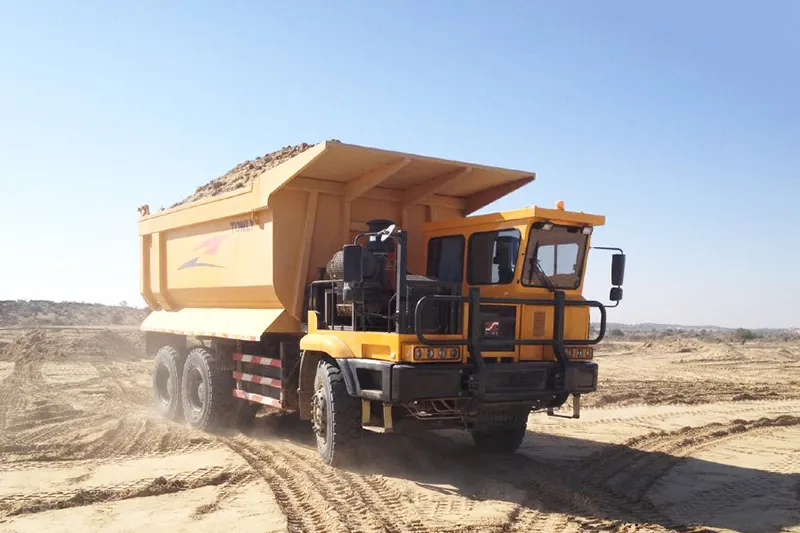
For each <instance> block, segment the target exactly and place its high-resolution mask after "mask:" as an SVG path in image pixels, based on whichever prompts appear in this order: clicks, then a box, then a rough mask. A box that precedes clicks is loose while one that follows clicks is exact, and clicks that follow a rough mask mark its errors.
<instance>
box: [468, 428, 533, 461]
mask: <svg viewBox="0 0 800 533" xmlns="http://www.w3.org/2000/svg"><path fill="white" fill-rule="evenodd" d="M526 432H527V420H522V421H519V422H515V423H514V425H513V426H509V427H502V428H493V429H487V430H472V440H473V442H474V443H475V446H477V447H478V449H479V450H480V451H482V452H486V453H493V454H512V453H514V452H516V451H517V448H519V446H520V444H522V441H523V440H524V439H525V433H526Z"/></svg>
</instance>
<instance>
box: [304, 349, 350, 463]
mask: <svg viewBox="0 0 800 533" xmlns="http://www.w3.org/2000/svg"><path fill="white" fill-rule="evenodd" d="M360 406H361V404H360V402H359V401H358V398H354V397H352V396H350V395H349V394H348V393H347V386H346V385H345V382H344V377H343V376H342V371H341V370H340V369H339V368H338V367H336V366H335V365H334V364H333V363H331V362H329V361H326V360H324V359H323V360H321V361H320V362H319V364H318V365H317V373H316V375H315V376H314V395H313V397H312V399H311V423H312V425H313V428H314V434H315V436H316V439H317V451H318V452H319V454H320V456H321V457H322V460H323V461H325V463H327V464H329V465H331V466H342V465H345V464H347V463H349V462H350V461H351V460H352V459H353V455H354V452H355V449H356V445H357V441H358V440H359V438H360V437H361V432H362V429H361V409H360Z"/></svg>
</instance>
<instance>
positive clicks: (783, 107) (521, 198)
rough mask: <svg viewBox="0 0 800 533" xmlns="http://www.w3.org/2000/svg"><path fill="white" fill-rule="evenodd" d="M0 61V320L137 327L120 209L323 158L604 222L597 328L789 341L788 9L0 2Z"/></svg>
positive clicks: (797, 21) (126, 215)
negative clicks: (618, 264) (236, 170)
mask: <svg viewBox="0 0 800 533" xmlns="http://www.w3.org/2000/svg"><path fill="white" fill-rule="evenodd" d="M267 6H269V7H267ZM0 50H2V52H0V76H2V77H1V78H0V180H2V184H3V191H4V193H5V194H4V195H3V196H2V197H0V224H1V226H0V227H2V228H4V229H5V235H4V241H5V242H4V248H3V249H4V252H3V255H4V259H3V261H2V262H0V279H3V280H4V282H3V284H2V285H1V286H0V299H16V298H46V299H56V300H65V299H66V300H78V301H100V302H107V303H116V302H118V301H120V300H127V301H128V302H131V303H135V304H137V305H138V304H140V303H141V298H140V297H139V296H138V283H139V278H138V250H137V243H138V241H137V237H136V221H137V212H136V208H137V207H138V206H139V205H141V204H144V203H148V204H150V205H151V207H154V208H158V207H159V206H161V205H165V206H166V205H169V204H171V203H173V202H174V201H176V200H179V199H180V198H182V197H184V196H186V195H187V194H189V193H191V192H192V191H193V190H194V188H195V187H196V186H198V185H200V184H202V183H205V182H207V181H208V180H210V179H212V178H214V177H216V176H218V175H220V174H222V173H224V172H225V171H227V170H228V169H229V168H230V167H232V166H234V165H235V164H237V163H238V162H240V161H242V160H245V159H252V158H254V157H256V156H258V155H261V154H263V153H265V152H268V151H272V150H274V149H276V148H279V147H281V146H285V145H287V144H295V143H299V142H304V141H305V142H317V141H320V140H324V139H327V138H338V139H341V140H342V141H345V142H351V143H356V144H366V145H372V146H379V147H383V148H389V149H394V150H400V151H411V152H417V153H422V154H426V155H435V156H440V157H445V158H454V159H461V160H467V161H474V162H479V163H485V164H494V165H500V166H507V167H514V168H523V169H529V170H534V171H536V172H537V174H538V179H537V181H536V182H534V183H533V184H531V185H529V186H527V187H525V188H524V189H522V190H520V191H518V192H516V193H515V194H512V195H510V196H508V197H506V198H504V199H503V200H501V201H499V202H497V203H496V204H494V205H493V206H491V210H499V209H510V208H515V207H520V206H526V205H532V204H537V205H542V206H548V207H549V206H552V205H553V204H554V203H555V202H556V201H557V200H559V199H563V200H564V201H565V203H566V206H567V208H568V209H574V210H579V211H587V212H594V213H600V214H604V215H606V217H607V225H606V226H605V227H603V228H601V229H599V230H598V231H597V232H596V233H595V244H597V245H614V246H621V247H622V248H624V249H625V251H626V252H627V253H628V255H629V257H628V269H627V273H626V284H625V301H624V302H623V303H622V305H621V306H620V307H619V308H618V309H615V310H614V311H613V312H612V315H611V318H612V320H614V321H624V322H669V323H684V324H717V325H727V326H740V325H741V326H748V327H760V326H774V327H792V326H793V327H800V312H798V311H797V308H796V302H797V301H798V300H800V281H798V280H799V279H800V277H798V273H797V272H798V270H800V247H798V244H797V243H798V237H797V233H798V231H800V224H799V223H800V220H799V219H800V216H799V215H798V211H797V208H796V205H797V202H798V199H800V99H799V98H798V96H797V95H799V94H800V68H798V67H800V2H797V1H781V0H775V1H773V2H767V3H757V2H749V3H742V2H722V1H707V2H688V1H672V2H661V3H659V4H658V5H656V4H655V3H654V2H635V1H624V2H623V1H615V0H610V1H605V2H594V1H589V0H584V1H574V2H561V1H555V0H553V1H547V2H545V1H542V2H534V1H527V2H521V1H520V2H512V1H498V2H478V1H469V2H467V1H460V2H457V1H455V0H451V1H444V0H440V1H436V2H421V1H417V2H403V3H401V2H367V1H361V2H355V1H350V2H342V3H339V5H338V6H337V7H336V8H334V7H333V6H332V3H327V2H322V1H307V2H302V3H292V2H283V3H279V2H273V3H268V2H243V1H239V2H229V3H223V2H216V3H212V2H169V3H166V2H154V1H149V2H136V3H128V4H122V3H111V2H65V1H62V2H35V1H31V2H24V3H23V2H4V3H0ZM589 268H590V271H591V272H590V274H589V278H588V288H587V296H590V297H596V298H604V297H605V296H606V295H607V290H608V278H609V274H608V272H609V270H608V268H609V260H608V257H607V256H602V255H598V256H597V257H593V258H592V259H591V260H590V264H589Z"/></svg>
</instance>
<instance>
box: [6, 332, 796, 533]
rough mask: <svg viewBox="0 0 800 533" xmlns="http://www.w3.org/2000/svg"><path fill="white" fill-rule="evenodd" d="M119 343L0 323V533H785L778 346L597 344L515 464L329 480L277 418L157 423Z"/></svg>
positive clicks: (397, 440) (136, 363) (385, 441)
mask: <svg viewBox="0 0 800 533" xmlns="http://www.w3.org/2000/svg"><path fill="white" fill-rule="evenodd" d="M139 343H140V339H139V337H138V335H137V333H136V332H132V331H125V330H115V331H104V330H97V329H85V330H82V329H59V330H47V331H35V332H29V331H20V330H13V331H12V330H6V331H0V531H2V532H19V533H22V532H34V531H36V532H44V531H47V532H54V533H55V532H67V531H69V532H73V531H81V532H94V531H98V532H99V531H103V532H123V531H147V532H150V533H157V532H162V531H163V532H182V531H187V532H188V531H191V532H198V533H199V532H212V531H213V532H216V531H223V530H233V531H236V532H237V533H246V532H251V531H252V532H256V531H258V532H283V531H310V532H339V531H356V532H365V533H366V532H384V531H386V532H406V531H410V532H429V531H430V532H434V531H435V532H467V531H481V532H483V531H486V532H529V531H542V532H546V531H568V532H580V531H621V532H633V531H667V530H674V531H744V532H776V531H794V532H800V345H798V344H788V343H782V344H777V343H776V344H759V343H755V344H748V345H745V346H741V345H729V344H724V343H719V344H701V343H697V342H693V341H688V340H674V341H657V342H656V341H654V342H652V343H647V344H646V345H645V344H643V343H641V342H638V343H608V344H606V345H605V346H604V347H603V349H602V351H601V352H600V354H599V355H598V357H597V359H598V361H599V362H600V364H601V380H600V389H601V392H598V393H597V394H595V395H593V396H587V397H585V398H584V403H585V405H586V408H585V409H584V411H583V416H582V417H581V418H580V419H579V420H569V419H562V418H555V417H547V416H545V415H539V414H536V415H532V416H531V417H530V420H529V434H528V436H527V438H526V440H525V443H524V445H523V448H522V449H521V450H520V452H519V453H518V454H517V455H515V456H511V457H505V458H493V457H488V456H482V455H480V454H478V453H477V452H476V451H475V449H474V448H473V446H472V445H471V443H470V441H469V439H468V436H467V435H465V434H462V433H460V432H441V433H435V434H433V433H432V434H428V435H425V436H423V437H403V436H385V435H374V436H370V438H369V439H368V442H367V444H366V445H365V448H364V453H363V461H362V466H361V467H360V468H359V469H358V470H356V471H354V470H350V471H344V470H336V469H332V468H328V467H326V466H324V465H322V464H320V462H319V459H318V457H317V455H316V451H315V450H314V448H313V442H312V440H311V434H310V429H309V428H308V426H307V425H306V424H302V423H300V424H298V423H295V422H292V421H291V420H289V419H286V420H278V419H274V418H269V419H260V420H259V425H258V428H257V430H256V432H255V434H254V435H252V436H250V437H245V436H243V435H238V434H232V435H224V436H212V435H208V434H204V433H200V432H193V431H189V430H188V429H186V428H184V427H181V426H179V425H176V424H171V423H167V422H164V421H162V420H159V419H157V418H156V417H155V416H153V414H152V413H151V412H150V409H149V402H150V363H149V361H146V360H143V359H142V358H141V346H140V344H139ZM369 444H372V445H369Z"/></svg>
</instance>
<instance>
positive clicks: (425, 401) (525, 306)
mask: <svg viewBox="0 0 800 533" xmlns="http://www.w3.org/2000/svg"><path fill="white" fill-rule="evenodd" d="M534 178H535V174H534V173H533V172H524V171H517V170H508V169H503V168H495V167H491V166H484V165H478V164H473V163H463V162H458V161H448V160H444V159H437V158H432V157H423V156H420V155H414V154H406V153H398V152H393V151H387V150H380V149H375V148H368V147H362V146H355V145H350V144H345V143H341V142H334V141H329V142H323V143H320V144H318V145H315V146H313V147H312V148H310V149H308V150H306V151H305V152H303V153H301V154H299V155H296V156H295V157H293V158H292V159H290V160H288V161H286V162H284V163H282V164H280V165H279V166H277V167H275V168H272V169H270V170H267V171H265V172H264V173H263V174H261V175H260V176H259V177H257V178H256V179H255V181H254V182H253V183H252V185H251V186H248V187H246V188H242V189H239V190H236V191H233V192H230V193H226V194H222V195H220V196H215V197H210V198H206V199H202V200H198V201H195V202H191V203H188V204H184V205H180V206H177V207H174V208H171V209H167V210H163V211H160V212H155V213H152V214H151V213H149V209H148V208H147V206H143V207H142V208H140V220H139V224H138V227H139V242H140V250H141V293H142V296H143V298H144V300H145V301H146V302H147V304H148V306H149V308H150V311H151V312H150V314H149V315H148V316H147V318H146V319H145V320H144V322H143V324H142V329H143V330H144V331H145V332H146V341H147V351H148V354H150V355H151V356H152V357H153V358H154V369H153V395H154V403H155V408H156V409H157V411H158V412H159V414H160V415H161V416H163V417H165V418H168V419H170V420H173V421H178V422H181V423H186V424H188V425H189V426H190V427H192V428H198V429H202V430H207V431H217V430H220V429H221V428H224V427H237V426H238V427H240V428H245V427H248V425H249V424H252V421H253V418H254V417H255V416H256V415H257V414H258V411H259V410H261V409H263V408H264V407H265V406H266V407H269V408H271V410H273V411H274V410H275V409H277V410H280V411H285V412H291V413H295V414H296V416H298V417H299V418H300V419H302V420H308V421H309V422H310V426H311V428H313V432H314V434H315V435H316V442H317V446H318V450H319V453H320V455H321V457H322V458H323V460H324V461H325V462H327V463H329V464H341V463H342V462H343V461H347V460H348V459H350V458H352V457H353V454H354V453H356V450H357V448H358V446H357V445H358V442H359V439H360V437H361V436H362V435H364V434H365V431H375V432H400V431H415V430H427V429H438V428H448V427H449V428H453V427H456V428H463V429H464V430H467V431H469V432H471V434H472V438H473V441H474V443H475V445H476V446H477V447H478V448H480V449H482V450H485V451H488V452H494V453H511V452H514V451H515V450H516V449H517V447H518V446H519V445H520V443H521V442H522V439H523V437H524V436H525V431H526V425H527V420H528V415H529V414H530V413H531V412H532V411H535V412H538V411H541V412H546V413H547V414H549V415H555V416H568V417H576V418H577V417H578V416H579V409H580V397H581V395H583V394H588V393H591V392H594V391H595V390H596V388H597V378H598V366H597V363H596V362H595V361H594V360H593V356H594V346H595V345H596V344H597V343H598V342H600V341H601V339H602V338H603V335H604V333H605V327H606V306H605V305H604V304H602V303H600V302H597V301H591V300H586V299H584V298H583V296H582V292H583V282H584V273H585V272H586V268H587V264H588V256H589V251H590V241H591V238H592V232H593V230H594V229H595V228H596V227H598V226H600V225H603V224H604V222H605V219H604V217H602V216H598V215H592V214H586V213H583V212H571V211H568V210H566V209H565V208H564V204H563V202H559V203H558V204H557V205H556V206H555V208H552V209H546V208H542V207H527V208H523V209H519V210H515V211H508V212H502V213H494V214H483V215H475V214H474V213H475V212H476V211H478V210H480V209H482V208H484V207H486V206H488V205H489V204H491V203H493V202H495V201H496V200H498V199H500V198H502V197H504V196H506V195H508V194H509V193H511V192H513V191H515V190H517V189H519V188H520V187H523V186H524V185H526V184H528V183H530V182H532V181H533V180H534ZM602 250H610V251H612V252H614V253H613V254H612V260H611V285H612V288H611V291H610V295H609V300H611V301H612V302H614V304H612V305H611V306H612V307H613V306H616V305H618V304H619V302H620V300H621V299H622V288H621V286H622V281H623V275H624V268H625V255H624V254H623V253H622V250H620V249H617V248H603V249H602ZM600 253H604V252H600ZM592 308H596V309H597V311H598V313H599V328H598V329H597V330H594V329H593V328H591V327H590V324H591V323H590V310H591V309H592ZM570 395H572V397H573V401H572V406H573V412H572V414H571V415H558V414H557V413H556V411H557V410H558V408H559V407H561V406H562V405H563V404H564V403H565V402H566V401H567V399H568V398H569V396H570Z"/></svg>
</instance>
